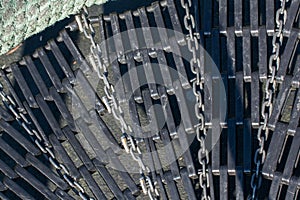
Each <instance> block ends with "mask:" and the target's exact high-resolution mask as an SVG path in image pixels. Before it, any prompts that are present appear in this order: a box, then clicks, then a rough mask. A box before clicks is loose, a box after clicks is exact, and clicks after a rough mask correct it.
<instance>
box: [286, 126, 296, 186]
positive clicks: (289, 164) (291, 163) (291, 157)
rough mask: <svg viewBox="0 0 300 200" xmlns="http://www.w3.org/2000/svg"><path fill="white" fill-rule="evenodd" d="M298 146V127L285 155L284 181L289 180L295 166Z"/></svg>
mask: <svg viewBox="0 0 300 200" xmlns="http://www.w3.org/2000/svg"><path fill="white" fill-rule="evenodd" d="M299 147H300V128H298V131H297V132H296V133H295V135H294V137H293V142H292V144H291V147H290V151H289V153H288V155H287V160H286V164H285V166H284V170H283V174H282V180H283V181H284V182H286V183H289V182H290V179H291V177H292V175H293V171H294V168H296V161H297V158H298V156H299Z"/></svg>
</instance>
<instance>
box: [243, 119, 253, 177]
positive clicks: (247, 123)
mask: <svg viewBox="0 0 300 200" xmlns="http://www.w3.org/2000/svg"><path fill="white" fill-rule="evenodd" d="M243 128H244V129H243V132H244V133H243V167H244V173H251V164H252V159H250V158H251V152H252V133H251V120H250V119H245V120H244V127H243Z"/></svg>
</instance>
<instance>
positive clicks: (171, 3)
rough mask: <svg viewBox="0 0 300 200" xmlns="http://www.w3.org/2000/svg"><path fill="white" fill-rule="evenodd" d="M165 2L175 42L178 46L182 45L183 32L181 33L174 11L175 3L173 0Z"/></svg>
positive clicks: (183, 42)
mask: <svg viewBox="0 0 300 200" xmlns="http://www.w3.org/2000/svg"><path fill="white" fill-rule="evenodd" d="M166 2H167V4H166V5H167V8H168V12H169V15H170V19H171V23H172V26H173V30H174V31H175V37H176V41H177V43H178V44H180V45H184V44H185V43H186V42H185V37H184V35H183V32H182V28H181V24H180V21H179V17H178V13H177V10H176V5H175V2H174V1H173V0H167V1H166Z"/></svg>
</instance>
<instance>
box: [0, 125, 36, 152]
mask: <svg viewBox="0 0 300 200" xmlns="http://www.w3.org/2000/svg"><path fill="white" fill-rule="evenodd" d="M0 127H1V128H2V129H3V130H4V131H5V133H6V134H8V135H10V136H11V137H12V138H13V139H14V140H16V141H17V142H18V143H19V144H20V145H21V146H22V147H23V148H24V149H26V150H27V151H28V152H30V153H31V154H32V155H39V154H40V153H41V152H40V150H39V149H38V148H36V147H35V146H34V145H33V143H32V142H31V141H28V140H27V139H26V138H25V137H24V136H23V133H20V132H19V131H17V130H16V129H15V128H14V127H13V126H11V125H10V124H9V123H7V122H5V121H3V120H0Z"/></svg>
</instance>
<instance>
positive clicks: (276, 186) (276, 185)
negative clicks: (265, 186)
mask: <svg viewBox="0 0 300 200" xmlns="http://www.w3.org/2000/svg"><path fill="white" fill-rule="evenodd" d="M280 180H281V174H280V173H279V172H276V173H275V175H274V177H273V180H272V184H271V187H270V191H269V195H268V199H277V198H279V197H278V193H279V190H280V182H281V181H280Z"/></svg>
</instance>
